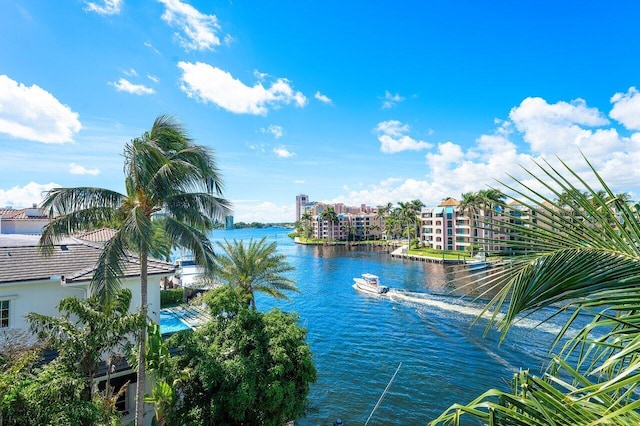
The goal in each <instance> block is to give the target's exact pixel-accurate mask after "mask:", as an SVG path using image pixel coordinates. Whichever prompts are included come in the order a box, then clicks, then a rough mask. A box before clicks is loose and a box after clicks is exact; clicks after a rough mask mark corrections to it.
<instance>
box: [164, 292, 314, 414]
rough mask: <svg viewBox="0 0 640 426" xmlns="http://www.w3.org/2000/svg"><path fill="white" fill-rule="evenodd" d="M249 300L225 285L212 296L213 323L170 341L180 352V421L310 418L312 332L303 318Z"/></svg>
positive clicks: (207, 298)
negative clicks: (186, 375) (309, 337)
mask: <svg viewBox="0 0 640 426" xmlns="http://www.w3.org/2000/svg"><path fill="white" fill-rule="evenodd" d="M249 297H250V296H249V295H247V294H246V293H245V292H244V291H242V290H241V289H237V288H233V287H230V286H222V287H219V288H218V289H215V290H212V291H211V292H210V293H208V294H207V295H206V296H205V302H206V303H207V304H208V305H209V307H210V313H211V315H212V318H213V319H212V320H211V321H210V322H209V323H208V324H206V325H205V326H203V327H202V328H200V329H198V330H196V331H194V332H193V333H188V332H183V333H178V334H176V335H174V336H172V337H171V339H170V341H169V345H170V346H173V347H175V348H177V349H179V355H178V356H174V358H175V368H176V371H184V370H189V371H190V372H191V373H190V379H189V380H185V381H184V382H183V383H182V384H181V386H180V388H179V389H180V392H181V393H182V395H183V397H182V398H181V402H180V404H179V405H178V407H177V408H176V413H177V417H178V419H179V421H181V422H183V423H187V424H200V425H222V424H224V425H247V424H255V425H258V424H260V425H273V426H281V425H283V424H285V423H286V422H287V421H289V420H295V419H297V418H299V417H300V416H301V415H303V414H304V412H305V409H306V400H307V395H308V393H309V385H310V384H311V383H313V382H314V381H315V379H316V374H317V373H316V369H315V367H314V365H313V361H312V357H311V351H310V349H309V346H308V344H307V343H306V342H305V339H306V330H305V329H304V328H302V327H300V326H299V325H298V319H297V317H296V316H294V315H291V314H287V313H284V312H282V311H280V310H278V309H274V310H272V311H270V312H268V313H262V312H259V311H257V310H254V309H251V308H249V307H248V304H247V301H248V300H249V299H248V298H249Z"/></svg>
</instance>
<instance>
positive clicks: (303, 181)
mask: <svg viewBox="0 0 640 426" xmlns="http://www.w3.org/2000/svg"><path fill="white" fill-rule="evenodd" d="M293 183H295V184H303V183H306V182H305V180H304V179H296V180H294V181H293Z"/></svg>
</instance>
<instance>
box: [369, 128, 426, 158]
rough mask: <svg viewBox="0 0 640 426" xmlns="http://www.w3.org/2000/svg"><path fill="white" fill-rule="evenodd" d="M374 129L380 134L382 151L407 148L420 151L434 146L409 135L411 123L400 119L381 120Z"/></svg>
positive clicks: (396, 150)
mask: <svg viewBox="0 0 640 426" xmlns="http://www.w3.org/2000/svg"><path fill="white" fill-rule="evenodd" d="M374 131H375V132H376V133H377V134H378V140H379V141H380V144H381V146H380V151H382V152H385V153H388V154H393V153H396V152H401V151H407V150H413V151H419V150H421V149H429V148H431V147H432V146H433V144H431V143H428V142H424V141H416V140H415V139H413V138H411V137H410V136H408V135H407V133H408V132H409V125H408V124H402V123H401V122H400V121H398V120H389V121H381V122H380V123H378V124H377V125H376V127H375V129H374Z"/></svg>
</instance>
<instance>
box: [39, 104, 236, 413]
mask: <svg viewBox="0 0 640 426" xmlns="http://www.w3.org/2000/svg"><path fill="white" fill-rule="evenodd" d="M124 158H125V165H124V171H125V188H126V193H125V194H120V193H118V192H116V191H112V190H108V189H103V188H88V187H80V188H56V189H52V190H51V191H49V192H48V193H47V195H46V198H45V200H44V202H43V204H42V207H43V208H44V209H46V210H48V213H49V217H52V218H54V219H53V220H52V221H51V222H50V223H49V224H48V225H47V226H46V227H45V228H44V229H43V232H42V237H41V238H40V244H41V247H43V250H44V252H45V253H50V252H51V251H52V249H53V244H54V242H55V240H56V239H57V238H58V237H59V236H61V235H69V234H73V233H75V232H78V231H81V230H87V229H93V228H95V227H96V225H99V224H100V223H105V222H106V223H112V222H113V219H114V218H115V217H120V218H122V220H121V226H120V227H119V228H118V230H117V233H116V234H115V236H114V237H113V238H112V239H111V240H109V241H108V242H107V243H105V244H104V247H103V250H102V253H101V255H100V258H99V260H98V264H97V266H96V269H95V273H94V276H93V278H92V281H91V286H90V289H91V292H92V294H95V295H96V296H97V297H100V298H102V299H103V300H108V299H109V298H110V297H111V296H112V295H113V294H114V292H115V290H116V289H117V288H118V287H119V285H120V279H121V277H122V276H123V263H124V261H125V260H126V258H127V257H128V256H129V252H135V253H137V254H138V256H139V259H140V313H141V314H142V315H143V316H144V317H145V318H146V317H147V281H148V277H147V260H148V254H149V251H150V249H151V248H152V247H153V246H154V239H153V238H154V229H153V226H152V218H153V217H154V216H156V215H162V217H163V218H164V219H163V221H164V224H163V232H164V234H165V235H166V237H167V238H168V240H169V241H170V242H171V245H172V246H175V247H181V248H184V249H186V250H188V251H190V252H191V253H193V256H194V260H195V261H196V262H197V263H198V264H200V265H203V266H206V267H211V266H212V265H213V257H214V254H213V247H212V245H211V242H210V241H209V238H208V236H207V232H208V231H209V230H211V229H213V226H214V224H215V222H216V221H222V220H224V217H225V216H227V215H228V214H229V213H230V203H229V202H228V201H227V200H225V199H224V198H222V180H221V177H220V173H219V171H218V169H217V167H216V164H215V159H214V154H213V152H212V151H211V150H210V149H209V148H207V147H205V146H202V145H196V144H194V143H193V141H192V140H191V139H190V138H189V137H188V135H187V132H186V131H185V129H184V128H183V127H182V126H181V125H180V124H179V123H177V122H176V121H175V120H174V119H172V118H171V117H168V116H165V115H161V116H159V117H158V118H156V120H155V121H154V123H153V126H152V127H151V130H149V131H148V132H145V133H144V134H143V135H142V136H140V137H138V138H135V139H133V140H132V141H131V142H129V143H128V144H127V145H126V146H125V149H124ZM145 341H146V328H145V327H143V328H142V329H141V331H140V335H139V337H138V343H139V345H140V348H139V354H138V370H137V374H138V378H137V380H138V382H137V391H136V425H142V417H143V410H144V406H143V402H144V388H145V370H144V354H145Z"/></svg>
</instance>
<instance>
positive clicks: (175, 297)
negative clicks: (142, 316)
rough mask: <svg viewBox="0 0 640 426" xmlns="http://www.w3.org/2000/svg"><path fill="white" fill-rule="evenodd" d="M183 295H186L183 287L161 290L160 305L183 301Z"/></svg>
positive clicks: (162, 306)
mask: <svg viewBox="0 0 640 426" xmlns="http://www.w3.org/2000/svg"><path fill="white" fill-rule="evenodd" d="M183 297H184V290H183V289H176V290H160V307H161V308H164V307H165V306H170V305H176V304H178V303H182V298H183Z"/></svg>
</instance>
